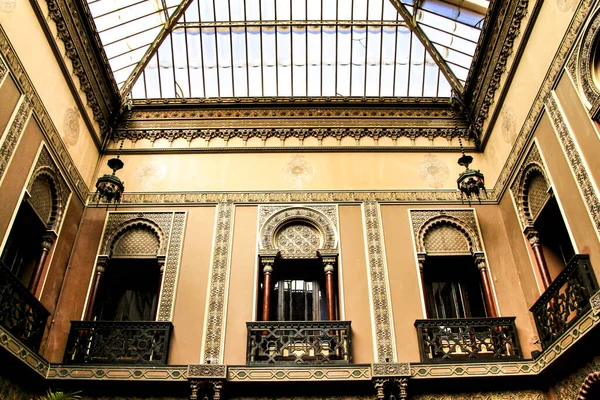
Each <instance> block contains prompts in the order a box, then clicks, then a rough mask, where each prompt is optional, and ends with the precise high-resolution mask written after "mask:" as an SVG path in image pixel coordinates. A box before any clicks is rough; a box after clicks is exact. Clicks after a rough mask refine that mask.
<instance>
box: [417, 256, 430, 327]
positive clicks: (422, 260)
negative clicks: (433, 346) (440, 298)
mask: <svg viewBox="0 0 600 400" xmlns="http://www.w3.org/2000/svg"><path fill="white" fill-rule="evenodd" d="M417 261H418V262H419V274H420V276H421V293H423V301H424V302H425V318H429V315H427V314H428V313H427V307H428V306H429V304H428V302H427V300H428V298H427V284H426V283H425V272H424V269H425V253H417Z"/></svg>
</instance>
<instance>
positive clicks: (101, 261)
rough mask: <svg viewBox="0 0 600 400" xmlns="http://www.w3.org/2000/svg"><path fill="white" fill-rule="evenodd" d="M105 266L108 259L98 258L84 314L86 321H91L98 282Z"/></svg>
mask: <svg viewBox="0 0 600 400" xmlns="http://www.w3.org/2000/svg"><path fill="white" fill-rule="evenodd" d="M107 265H108V257H98V261H97V262H96V273H95V274H94V283H93V284H92V291H91V293H90V298H89V301H88V306H87V310H86V313H85V319H86V320H91V319H92V318H93V316H94V306H95V305H96V298H97V297H98V290H99V289H100V282H101V281H102V275H104V272H105V271H106V267H107Z"/></svg>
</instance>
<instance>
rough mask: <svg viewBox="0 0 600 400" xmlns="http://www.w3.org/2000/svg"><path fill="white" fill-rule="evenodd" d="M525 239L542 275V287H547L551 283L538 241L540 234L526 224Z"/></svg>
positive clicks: (542, 250)
mask: <svg viewBox="0 0 600 400" xmlns="http://www.w3.org/2000/svg"><path fill="white" fill-rule="evenodd" d="M524 233H525V235H526V236H527V239H528V240H529V244H530V245H531V248H532V249H533V254H534V255H535V262H536V264H537V267H538V271H539V272H540V275H541V276H542V282H543V284H544V289H548V286H550V284H551V283H552V278H551V277H550V272H549V271H548V264H547V263H546V257H544V249H543V248H542V244H541V243H540V234H539V233H538V231H536V230H535V229H534V228H533V227H531V226H528V227H526V228H525V231H524Z"/></svg>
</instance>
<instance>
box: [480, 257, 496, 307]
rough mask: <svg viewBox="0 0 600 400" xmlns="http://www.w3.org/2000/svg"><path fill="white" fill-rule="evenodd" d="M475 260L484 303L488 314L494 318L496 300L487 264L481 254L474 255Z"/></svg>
mask: <svg viewBox="0 0 600 400" xmlns="http://www.w3.org/2000/svg"><path fill="white" fill-rule="evenodd" d="M475 262H476V264H477V268H478V269H479V275H480V276H481V284H482V285H483V293H484V296H485V305H486V308H487V310H488V313H489V316H490V317H492V318H494V317H497V316H498V311H497V308H496V300H495V299H494V293H493V292H492V286H491V285H490V281H489V278H488V272H487V265H486V263H485V258H484V257H483V255H479V256H476V259H475Z"/></svg>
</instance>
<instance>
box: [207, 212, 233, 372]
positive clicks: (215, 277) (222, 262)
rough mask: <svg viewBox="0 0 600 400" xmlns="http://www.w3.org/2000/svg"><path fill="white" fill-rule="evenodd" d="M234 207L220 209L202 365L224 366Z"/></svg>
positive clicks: (209, 286)
mask: <svg viewBox="0 0 600 400" xmlns="http://www.w3.org/2000/svg"><path fill="white" fill-rule="evenodd" d="M233 214H234V205H233V204H232V203H219V204H218V205H217V224H216V231H215V243H214V249H213V256H212V266H211V276H210V283H209V285H208V288H209V291H210V296H209V299H208V304H207V307H208V308H207V311H206V315H207V317H206V326H205V331H204V332H205V333H204V342H203V352H202V354H203V357H202V362H204V363H207V364H215V363H216V364H220V363H222V362H223V346H224V341H225V314H226V312H227V310H226V309H225V304H226V303H227V287H228V285H229V263H230V250H231V237H232V230H233Z"/></svg>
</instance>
